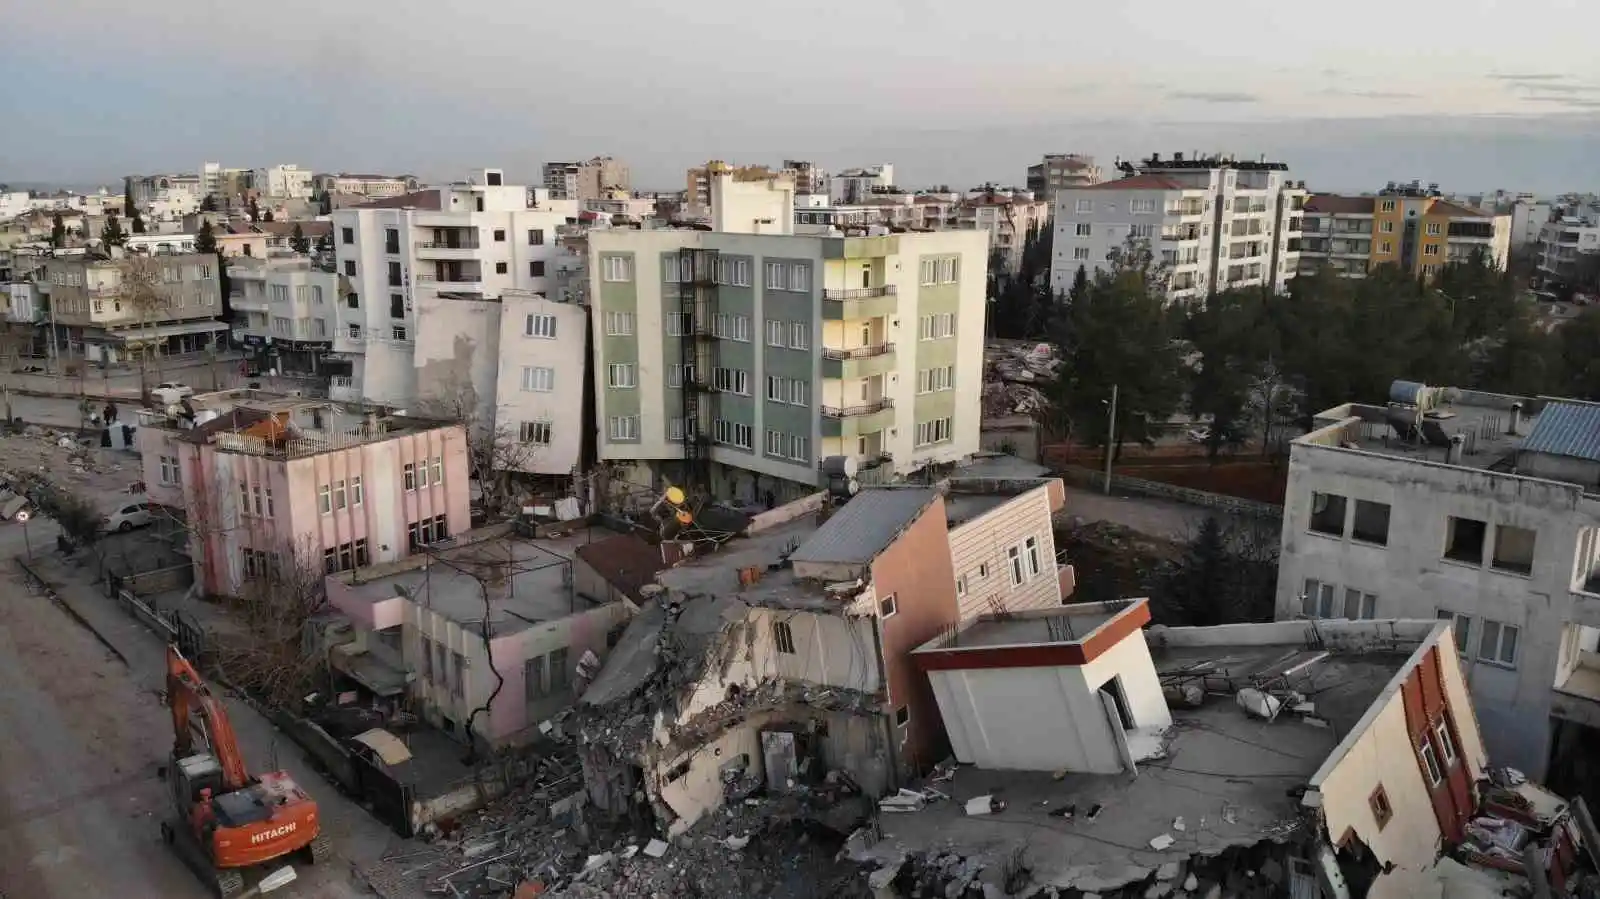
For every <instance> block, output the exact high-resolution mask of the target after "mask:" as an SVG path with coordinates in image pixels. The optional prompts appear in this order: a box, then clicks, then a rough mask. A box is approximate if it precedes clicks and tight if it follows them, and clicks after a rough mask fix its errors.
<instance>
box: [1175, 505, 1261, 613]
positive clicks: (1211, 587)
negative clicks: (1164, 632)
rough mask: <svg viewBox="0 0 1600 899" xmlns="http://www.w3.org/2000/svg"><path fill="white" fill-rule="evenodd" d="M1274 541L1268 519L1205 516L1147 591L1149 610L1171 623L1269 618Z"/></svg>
mask: <svg viewBox="0 0 1600 899" xmlns="http://www.w3.org/2000/svg"><path fill="white" fill-rule="evenodd" d="M1279 539H1280V534H1279V527H1278V526H1277V523H1276V522H1275V521H1273V520H1269V519H1265V518H1256V517H1251V516H1246V517H1243V518H1235V519H1229V520H1227V521H1226V522H1224V521H1222V520H1219V519H1218V518H1217V517H1216V516H1209V517H1207V518H1206V520H1205V521H1204V522H1202V523H1201V525H1200V528H1199V530H1198V531H1196V532H1195V533H1194V536H1193V537H1191V538H1190V540H1189V543H1188V545H1187V546H1186V547H1185V549H1184V553H1183V556H1182V557H1181V558H1179V559H1178V560H1177V561H1176V562H1175V563H1173V565H1172V567H1171V568H1170V569H1168V570H1167V572H1166V573H1165V575H1164V576H1163V577H1162V578H1161V580H1160V582H1159V583H1158V584H1157V585H1156V589H1155V590H1154V591H1152V592H1153V594H1154V595H1153V596H1152V597H1151V605H1152V606H1153V607H1154V609H1153V613H1154V614H1155V615H1156V617H1157V618H1158V620H1160V622H1161V623H1162V624H1167V625H1173V626H1194V627H1206V626H1210V625H1217V624H1234V623H1240V622H1250V621H1271V620H1272V618H1273V605H1274V601H1275V598H1276V594H1277V586H1278V548H1279Z"/></svg>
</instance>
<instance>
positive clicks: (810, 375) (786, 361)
mask: <svg viewBox="0 0 1600 899" xmlns="http://www.w3.org/2000/svg"><path fill="white" fill-rule="evenodd" d="M987 249H988V240H987V238H986V236H985V235H983V234H980V233H978V232H971V231H969V232H962V231H954V232H946V233H932V234H899V235H884V236H878V237H865V238H843V237H814V236H798V235H793V236H791V235H764V234H730V233H721V232H715V231H698V230H659V231H621V232H618V231H612V232H602V231H596V232H591V233H590V235H589V247H588V252H589V272H590V291H589V296H590V302H591V303H592V304H593V305H594V314H595V316H596V349H595V353H594V377H595V393H596V397H597V413H596V414H597V418H598V425H599V428H600V457H601V458H602V459H605V460H608V461H611V462H614V463H618V464H621V465H627V466H630V467H631V469H632V471H631V473H630V479H631V480H633V481H634V482H635V483H639V484H646V485H648V484H653V483H655V482H656V481H657V480H658V479H659V478H661V477H666V478H668V479H669V480H671V481H672V482H674V483H679V484H684V483H688V484H690V485H692V486H694V487H697V488H699V487H703V488H705V489H709V490H710V491H711V492H712V493H713V494H714V495H716V496H718V497H724V498H739V499H745V500H749V501H757V500H761V499H764V498H766V497H767V496H768V495H769V493H770V494H772V495H775V496H776V497H777V498H779V499H780V500H781V499H787V498H788V497H791V496H796V495H803V494H805V493H808V492H811V491H813V490H815V488H816V485H817V484H818V483H819V471H818V465H819V462H820V461H821V460H823V459H825V458H827V457H830V456H847V457H851V458H852V459H853V460H854V461H856V462H859V463H863V464H865V463H869V462H878V461H881V460H884V459H888V460H892V465H893V469H894V470H896V471H900V472H908V471H915V470H918V469H921V468H923V467H925V466H927V465H929V464H933V463H939V462H949V461H954V460H956V459H960V458H964V457H966V456H969V455H970V454H972V453H973V452H975V451H976V450H977V447H978V425H979V422H978V406H979V403H978V397H979V393H980V386H981V385H980V383H979V382H980V379H981V372H980V368H981V362H982V355H983V353H982V346H983V334H984V315H985V312H986V309H985V305H986V301H985V298H984V288H985V283H986V280H987V278H986V260H987V255H988V253H987Z"/></svg>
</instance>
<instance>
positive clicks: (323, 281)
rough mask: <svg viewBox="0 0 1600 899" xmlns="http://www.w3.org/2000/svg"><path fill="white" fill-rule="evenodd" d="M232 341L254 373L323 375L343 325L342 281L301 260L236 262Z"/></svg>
mask: <svg viewBox="0 0 1600 899" xmlns="http://www.w3.org/2000/svg"><path fill="white" fill-rule="evenodd" d="M228 305H229V306H230V307H232V309H233V322H232V324H233V339H234V342H235V343H237V344H239V345H241V346H243V347H244V348H245V351H246V352H247V353H249V354H250V356H251V359H252V361H253V363H254V367H256V368H258V369H261V370H263V371H277V372H280V373H284V374H305V375H321V374H322V360H323V358H324V357H326V356H327V354H328V353H330V352H332V350H333V335H334V331H335V330H336V329H337V328H338V324H339V312H338V305H339V278H338V276H337V275H334V274H333V273H332V272H325V271H323V270H321V269H319V268H317V267H315V266H313V265H312V264H311V260H310V259H308V258H306V257H304V256H301V257H292V258H282V257H279V258H269V259H261V258H256V257H250V256H241V257H235V258H233V259H230V260H229V264H228Z"/></svg>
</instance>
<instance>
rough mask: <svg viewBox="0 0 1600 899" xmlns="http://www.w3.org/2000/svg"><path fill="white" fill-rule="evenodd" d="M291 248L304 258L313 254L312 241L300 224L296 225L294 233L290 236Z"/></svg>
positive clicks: (296, 223)
mask: <svg viewBox="0 0 1600 899" xmlns="http://www.w3.org/2000/svg"><path fill="white" fill-rule="evenodd" d="M289 248H290V249H292V250H294V251H295V252H296V253H299V254H300V255H302V256H305V255H308V254H310V252H311V239H310V238H308V237H306V231H305V229H304V228H302V227H300V223H299V222H295V223H294V233H293V234H290V235H289Z"/></svg>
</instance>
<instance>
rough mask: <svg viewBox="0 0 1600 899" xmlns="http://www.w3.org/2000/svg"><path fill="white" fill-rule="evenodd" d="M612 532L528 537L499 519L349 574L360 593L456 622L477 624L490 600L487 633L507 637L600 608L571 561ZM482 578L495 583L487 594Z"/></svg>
mask: <svg viewBox="0 0 1600 899" xmlns="http://www.w3.org/2000/svg"><path fill="white" fill-rule="evenodd" d="M610 535H611V532H609V531H604V530H599V529H594V530H592V531H591V530H586V531H583V532H580V533H578V534H577V535H575V536H571V537H566V538H561V539H540V540H530V539H524V538H522V537H518V536H515V535H513V534H512V533H510V529H509V527H508V526H506V525H499V526H493V527H488V528H482V529H480V530H478V531H474V532H469V533H468V534H465V535H463V536H462V537H459V538H456V540H455V541H452V545H446V546H439V547H437V548H436V549H435V550H434V551H433V552H430V553H428V554H425V555H416V556H409V557H407V558H405V559H401V560H400V561H398V562H392V563H389V564H387V565H377V566H374V567H372V568H364V569H360V570H358V571H356V572H352V573H347V574H346V575H344V576H343V577H345V578H346V579H347V583H349V584H350V585H351V594H352V596H353V597H355V598H357V599H363V600H366V601H368V602H372V603H378V602H382V601H384V600H388V599H393V598H394V597H395V596H397V595H403V596H406V597H408V598H410V599H412V600H413V601H415V602H417V603H419V604H420V605H422V606H424V607H426V608H429V609H432V610H433V611H434V612H437V613H438V614H440V615H442V616H444V617H445V618H448V619H450V620H451V621H454V622H456V623H457V624H469V625H472V626H474V627H476V626H477V625H478V624H479V623H480V622H482V621H483V620H484V609H485V605H486V603H487V607H488V611H489V616H488V617H489V635H490V636H491V637H503V636H505V635H507V634H514V633H517V632H519V631H523V630H526V629H528V628H530V627H532V626H534V625H536V624H539V623H541V622H545V621H554V620H556V619H558V618H565V617H566V616H568V615H572V614H575V613H578V612H583V611H587V610H589V609H592V608H595V607H596V606H595V604H594V603H591V602H589V601H588V600H586V599H584V598H582V597H580V596H579V595H578V594H577V592H576V590H575V589H574V587H573V584H572V576H571V574H570V572H569V571H568V568H569V566H570V565H571V561H572V557H573V554H574V553H575V552H576V551H577V549H578V548H579V547H580V546H582V545H583V544H584V543H586V542H588V541H590V540H593V539H596V538H600V539H603V538H604V537H607V536H610ZM480 578H483V579H487V580H489V581H490V583H491V584H493V585H494V586H492V587H491V589H490V590H489V591H488V593H489V595H488V598H487V599H486V598H485V592H484V590H483V589H482V588H481V587H480V586H479V579H480Z"/></svg>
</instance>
